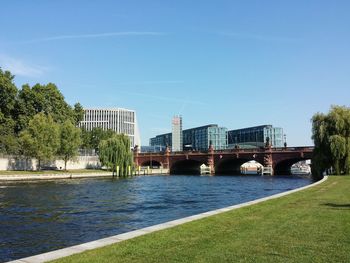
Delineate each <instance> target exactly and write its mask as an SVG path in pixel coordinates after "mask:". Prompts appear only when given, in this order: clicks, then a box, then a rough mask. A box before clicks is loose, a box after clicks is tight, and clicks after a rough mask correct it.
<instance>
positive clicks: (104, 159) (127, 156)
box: [99, 134, 133, 176]
mask: <svg viewBox="0 0 350 263" xmlns="http://www.w3.org/2000/svg"><path fill="white" fill-rule="evenodd" d="M99 158H100V161H101V164H102V165H103V166H106V167H107V168H108V169H109V170H111V171H112V173H113V176H114V175H115V173H116V172H117V170H118V169H119V175H120V176H126V175H128V170H129V167H133V156H132V152H131V150H130V139H129V137H127V136H126V135H124V134H116V135H114V136H113V137H111V138H109V139H107V140H102V141H101V142H100V144H99Z"/></svg>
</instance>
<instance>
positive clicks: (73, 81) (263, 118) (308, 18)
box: [0, 0, 350, 146]
mask: <svg viewBox="0 0 350 263" xmlns="http://www.w3.org/2000/svg"><path fill="white" fill-rule="evenodd" d="M1 9H2V11H1V16H0V24H1V33H0V66H1V67H2V68H3V69H9V70H11V71H12V72H13V73H14V74H15V75H16V79H15V82H16V84H17V85H18V86H19V87H20V86H21V85H22V84H25V83H29V84H35V83H48V82H53V83H55V84H57V85H58V87H59V89H60V90H61V91H62V93H63V94H64V96H65V98H66V100H67V101H68V102H69V103H71V104H74V103H75V102H80V103H81V104H82V105H83V106H84V107H122V108H130V109H135V110H136V111H137V114H138V121H139V126H140V132H141V137H142V143H143V144H144V145H148V139H149V138H150V137H153V136H155V135H157V134H160V133H164V132H168V131H170V130H171V118H172V116H173V115H176V114H181V115H182V116H183V125H184V128H191V127H196V126H201V125H205V124H209V123H217V124H219V125H220V126H225V127H227V128H229V129H236V128H243V127H249V126H254V125H260V124H273V125H274V126H277V127H283V128H284V132H285V133H286V135H287V142H288V145H291V146H299V145H311V144H312V141H311V138H310V137H311V123H310V119H311V117H312V115H313V114H314V113H315V112H327V111H328V110H329V108H330V105H332V104H340V105H347V106H349V101H350V48H349V47H350V16H349V14H350V1H347V0H344V1H341V0H337V1H322V0H318V1H312V0H310V1H253V0H249V1H243V0H242V1H221V0H217V1H209V0H207V1H205V0H201V1H199V0H198V1H164V0H159V1H152V0H150V1H133V0H131V1H103V0H101V1H97V0H96V1H62V0H60V1H58V0H57V1H39V0H37V1H16V0H12V1H4V2H3V3H2V4H1Z"/></svg>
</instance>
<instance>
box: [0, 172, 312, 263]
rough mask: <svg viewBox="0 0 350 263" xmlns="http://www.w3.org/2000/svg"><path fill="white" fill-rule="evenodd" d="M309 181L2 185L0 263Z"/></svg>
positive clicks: (186, 179) (157, 179) (156, 179)
mask: <svg viewBox="0 0 350 263" xmlns="http://www.w3.org/2000/svg"><path fill="white" fill-rule="evenodd" d="M309 183H310V180H308V179H302V178H292V177H260V176H222V177H220V176H152V177H134V178H128V179H119V180H118V179H80V180H60V181H56V182H55V181H50V182H30V183H23V182H22V183H6V184H5V183H1V185H0V261H2V262H3V261H8V260H13V259H18V258H22V257H26V256H30V255H34V254H39V253H43V252H47V251H51V250H55V249H59V248H63V247H67V246H71V245H75V244H80V243H84V242H88V241H91V240H96V239H99V238H103V237H106V236H111V235H116V234H120V233H124V232H127V231H131V230H135V229H139V228H142V227H146V226H150V225H154V224H158V223H162V222H166V221H169V220H173V219H177V218H181V217H185V216H189V215H194V214H198V213H201V212H205V211H209V210H213V209H217V208H221V207H225V206H229V205H233V204H238V203H242V202H246V201H249V200H253V199H257V198H260V197H263V196H267V195H272V194H275V193H279V192H283V191H286V190H290V189H294V188H298V187H301V186H304V185H307V184H309Z"/></svg>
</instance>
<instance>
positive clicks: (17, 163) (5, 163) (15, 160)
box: [0, 156, 101, 171]
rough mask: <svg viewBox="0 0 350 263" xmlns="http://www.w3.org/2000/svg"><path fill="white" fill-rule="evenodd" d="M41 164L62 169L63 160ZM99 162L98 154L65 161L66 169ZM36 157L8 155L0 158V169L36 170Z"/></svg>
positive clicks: (96, 166) (97, 166)
mask: <svg viewBox="0 0 350 263" xmlns="http://www.w3.org/2000/svg"><path fill="white" fill-rule="evenodd" d="M42 166H53V167H57V168H58V169H60V167H61V168H62V169H64V161H63V160H56V161H52V162H45V163H43V164H42ZM100 167H101V164H100V161H99V159H98V156H78V157H77V159H76V161H69V162H67V169H68V170H77V169H86V168H91V169H93V168H100ZM36 169H37V160H36V159H25V158H21V157H16V156H8V157H3V158H0V171H10V170H11V171H16V170H18V171H19V170H36Z"/></svg>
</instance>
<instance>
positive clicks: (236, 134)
mask: <svg viewBox="0 0 350 263" xmlns="http://www.w3.org/2000/svg"><path fill="white" fill-rule="evenodd" d="M227 134H228V148H234V147H235V145H238V146H239V147H240V148H256V147H264V146H265V144H266V138H267V137H268V138H269V139H270V143H271V146H272V147H283V129H282V128H275V127H273V126H272V125H261V126H255V127H249V128H245V129H238V130H232V131H228V132H227Z"/></svg>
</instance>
